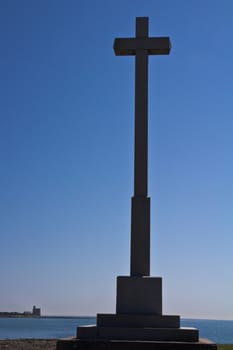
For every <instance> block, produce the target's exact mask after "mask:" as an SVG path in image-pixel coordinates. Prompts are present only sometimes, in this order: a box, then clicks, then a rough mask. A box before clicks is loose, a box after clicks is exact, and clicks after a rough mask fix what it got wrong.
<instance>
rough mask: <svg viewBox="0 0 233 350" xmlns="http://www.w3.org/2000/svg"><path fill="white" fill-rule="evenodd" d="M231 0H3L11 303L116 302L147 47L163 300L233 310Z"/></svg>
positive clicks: (6, 259)
mask: <svg viewBox="0 0 233 350" xmlns="http://www.w3.org/2000/svg"><path fill="white" fill-rule="evenodd" d="M232 13H233V1H231V0H221V1H220V0H219V1H214V0H205V1H203V0H189V1H187V0H176V1H173V0H145V1H141V0H140V1H139V0H105V1H104V0H98V1H97V0H96V1H95V0H92V1H88V0H69V1H65V0H41V1H31V0H21V1H18V0H2V1H1V2H0V42H1V54H0V75H1V79H0V96H1V103H0V165H1V167H0V169H1V171H0V207H1V208H0V213H1V214H0V216H1V218H0V246H1V253H0V281H1V287H0V310H1V311H24V310H30V309H31V307H32V305H33V304H36V305H37V306H38V307H41V308H42V313H44V314H57V315H61V314H63V315H64V314H65V315H95V314H96V313H97V312H115V298H116V292H115V288H116V276H118V275H128V274H129V243H130V201H131V196H132V194H133V132H134V131H133V128H134V58H133V57H116V56H115V55H114V52H113V48H112V46H113V40H114V38H115V37H133V36H134V35H135V17H136V16H149V18H150V24H149V26H150V29H149V30H150V35H151V36H170V38H171V41H172V51H171V54H170V55H169V56H160V57H158V56H153V57H150V69H149V76H150V79H149V196H150V197H151V271H152V273H151V274H152V275H153V276H162V277H163V310H164V313H167V314H179V315H181V316H182V317H189V318H191V317H196V318H219V319H233V298H232V295H233V272H232V271H233V254H232V249H233V248H232V247H233V215H232V210H233V186H232V182H233V156H232V155H233V138H232V134H233V113H232V112H233V98H232V86H233V65H232V62H233V41H232V38H233V21H232Z"/></svg>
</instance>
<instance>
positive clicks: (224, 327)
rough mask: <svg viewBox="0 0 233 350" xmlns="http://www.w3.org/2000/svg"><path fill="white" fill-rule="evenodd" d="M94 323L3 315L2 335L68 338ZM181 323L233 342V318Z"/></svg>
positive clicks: (202, 334)
mask: <svg viewBox="0 0 233 350" xmlns="http://www.w3.org/2000/svg"><path fill="white" fill-rule="evenodd" d="M95 323H96V318H95V317H59V318H58V317H45V318H44V317H40V318H29V317H28V318H8V317H6V318H0V339H18V338H37V339H39V338H42V339H45V338H47V339H49V338H65V337H70V336H74V335H75V333H76V328H77V327H78V326H81V325H90V324H95ZM181 325H182V327H195V328H198V329H199V335H200V337H201V338H208V339H210V340H212V341H214V342H216V343H217V344H230V343H231V344H232V343H233V321H219V320H204V319H182V320H181Z"/></svg>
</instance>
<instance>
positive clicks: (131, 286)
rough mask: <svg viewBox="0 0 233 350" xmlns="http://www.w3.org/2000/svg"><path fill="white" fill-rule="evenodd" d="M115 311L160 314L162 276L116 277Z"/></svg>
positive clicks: (135, 313)
mask: <svg viewBox="0 0 233 350" xmlns="http://www.w3.org/2000/svg"><path fill="white" fill-rule="evenodd" d="M116 313H117V314H131V315H138V314H142V315H148V314H150V315H161V314H162V278H160V277H148V276H142V277H131V276H119V277H117V300H116Z"/></svg>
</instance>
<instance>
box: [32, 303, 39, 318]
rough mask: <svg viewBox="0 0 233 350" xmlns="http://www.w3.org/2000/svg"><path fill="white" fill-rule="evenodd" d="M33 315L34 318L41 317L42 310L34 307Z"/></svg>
mask: <svg viewBox="0 0 233 350" xmlns="http://www.w3.org/2000/svg"><path fill="white" fill-rule="evenodd" d="M32 315H33V316H40V315H41V311H40V308H38V307H36V306H35V305H33V309H32Z"/></svg>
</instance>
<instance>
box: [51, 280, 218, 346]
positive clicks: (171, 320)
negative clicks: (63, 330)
mask: <svg viewBox="0 0 233 350" xmlns="http://www.w3.org/2000/svg"><path fill="white" fill-rule="evenodd" d="M116 305H117V307H116V311H117V312H116V314H97V319H96V325H90V326H81V327H78V329H77V335H76V338H72V339H71V338H70V339H61V340H59V341H58V343H57V350H71V349H79V350H217V347H216V345H215V344H214V343H212V342H210V341H207V340H205V341H204V340H202V339H200V340H199V334H198V330H197V329H196V328H186V327H180V317H179V316H176V315H162V279H161V278H160V277H128V276H120V277H118V278H117V303H116Z"/></svg>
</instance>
